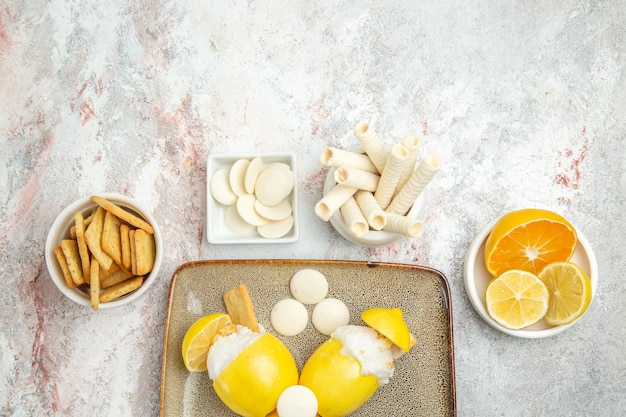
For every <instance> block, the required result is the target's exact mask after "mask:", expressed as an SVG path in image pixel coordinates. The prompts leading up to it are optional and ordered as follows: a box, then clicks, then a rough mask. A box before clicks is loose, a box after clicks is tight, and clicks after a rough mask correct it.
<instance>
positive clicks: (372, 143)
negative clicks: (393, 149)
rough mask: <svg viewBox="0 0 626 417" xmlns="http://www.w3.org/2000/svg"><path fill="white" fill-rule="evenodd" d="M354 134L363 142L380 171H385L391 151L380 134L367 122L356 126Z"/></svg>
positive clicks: (366, 151) (367, 152)
mask: <svg viewBox="0 0 626 417" xmlns="http://www.w3.org/2000/svg"><path fill="white" fill-rule="evenodd" d="M354 135H355V136H356V138H357V139H358V140H359V142H360V143H361V146H362V147H363V149H364V150H365V153H366V154H367V155H368V156H369V158H370V159H371V160H372V162H373V163H374V166H376V169H377V170H378V172H379V173H382V172H383V169H384V168H385V164H386V163H387V156H388V155H389V152H388V151H387V149H386V148H385V145H384V144H383V143H382V142H381V141H380V139H379V138H378V134H376V131H374V129H371V128H370V126H369V125H368V124H367V123H359V124H358V125H357V126H356V127H355V128H354Z"/></svg>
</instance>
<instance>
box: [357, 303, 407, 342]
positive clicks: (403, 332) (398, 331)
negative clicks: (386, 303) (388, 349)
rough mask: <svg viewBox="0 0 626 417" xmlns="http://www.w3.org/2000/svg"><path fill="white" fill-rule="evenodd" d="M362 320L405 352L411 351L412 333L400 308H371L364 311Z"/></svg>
mask: <svg viewBox="0 0 626 417" xmlns="http://www.w3.org/2000/svg"><path fill="white" fill-rule="evenodd" d="M361 318H362V319H363V321H364V322H365V323H366V324H367V325H368V326H370V327H371V328H373V329H374V330H376V331H378V333H380V334H382V335H383V336H385V337H386V338H387V339H389V340H391V341H392V342H393V343H394V344H396V345H397V346H398V347H399V348H400V349H402V350H403V351H405V352H408V351H409V350H410V349H411V345H412V341H411V332H410V331H409V328H408V327H407V325H406V323H405V322H404V319H403V318H402V310H400V309H399V308H390V309H387V308H382V307H377V308H371V309H369V310H365V311H363V312H362V313H361Z"/></svg>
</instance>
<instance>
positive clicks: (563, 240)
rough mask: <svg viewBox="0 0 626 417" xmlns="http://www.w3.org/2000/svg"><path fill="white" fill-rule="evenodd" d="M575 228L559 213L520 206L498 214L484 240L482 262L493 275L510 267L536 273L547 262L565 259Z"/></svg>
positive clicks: (573, 241) (570, 250)
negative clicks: (483, 257)
mask: <svg viewBox="0 0 626 417" xmlns="http://www.w3.org/2000/svg"><path fill="white" fill-rule="evenodd" d="M576 242H577V237H576V230H575V229H574V226H572V225H571V224H570V223H569V222H568V221H567V220H566V219H565V218H564V217H563V216H561V215H559V214H557V213H554V212H551V211H548V210H542V209H534V208H530V209H523V210H517V211H512V212H510V213H507V214H505V215H504V216H502V217H501V218H500V219H499V220H498V221H497V222H496V224H495V225H494V227H493V229H492V231H491V233H490V234H489V236H488V237H487V241H486V242H485V266H486V268H487V270H488V271H489V272H490V273H491V274H492V275H493V276H499V275H501V274H502V273H503V272H505V271H507V270H511V269H521V270H524V271H528V272H532V273H533V274H535V275H536V274H538V273H539V272H540V271H541V270H542V269H543V268H544V267H545V266H546V265H547V264H549V263H552V262H560V261H568V260H569V259H570V258H571V256H572V254H573V253H574V249H575V248H576Z"/></svg>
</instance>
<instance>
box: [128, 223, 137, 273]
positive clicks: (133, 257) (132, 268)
mask: <svg viewBox="0 0 626 417" xmlns="http://www.w3.org/2000/svg"><path fill="white" fill-rule="evenodd" d="M135 232H136V230H135V229H130V231H129V232H128V241H129V242H130V271H131V272H132V273H133V274H134V275H137V257H136V254H135Z"/></svg>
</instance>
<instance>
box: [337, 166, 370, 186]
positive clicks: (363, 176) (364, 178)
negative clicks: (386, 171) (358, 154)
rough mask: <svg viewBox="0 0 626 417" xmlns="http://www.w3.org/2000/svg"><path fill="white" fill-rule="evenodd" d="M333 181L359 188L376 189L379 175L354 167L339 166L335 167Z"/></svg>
mask: <svg viewBox="0 0 626 417" xmlns="http://www.w3.org/2000/svg"><path fill="white" fill-rule="evenodd" d="M334 176H335V181H337V184H343V185H347V186H349V187H355V188H358V189H359V190H366V191H376V188H378V182H379V181H380V175H378V174H372V173H371V172H367V171H362V170H360V169H356V168H350V167H339V168H337V169H335V174H334Z"/></svg>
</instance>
